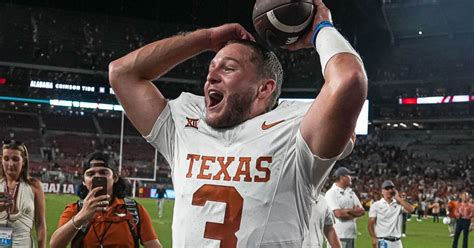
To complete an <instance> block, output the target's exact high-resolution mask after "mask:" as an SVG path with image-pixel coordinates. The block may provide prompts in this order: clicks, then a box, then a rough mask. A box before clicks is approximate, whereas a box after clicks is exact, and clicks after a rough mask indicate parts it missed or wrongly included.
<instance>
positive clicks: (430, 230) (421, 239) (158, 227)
mask: <svg viewBox="0 0 474 248" xmlns="http://www.w3.org/2000/svg"><path fill="white" fill-rule="evenodd" d="M76 200H77V197H75V196H70V195H54V194H46V221H47V224H48V243H49V238H50V237H51V234H52V233H53V232H54V230H55V229H56V226H57V223H58V219H59V216H60V215H61V213H62V212H63V210H64V207H65V206H66V204H67V203H70V202H75V201H76ZM137 201H138V202H139V203H141V204H142V205H143V206H145V208H146V209H147V211H148V213H149V214H150V217H151V220H152V222H153V226H154V227H155V231H156V233H157V234H158V238H159V239H160V242H161V243H162V244H163V247H171V219H172V216H173V215H172V212H173V203H174V202H173V201H166V202H165V209H164V212H163V218H162V219H159V218H158V212H157V207H156V201H155V200H152V199H140V198H139V199H137ZM357 225H358V230H359V237H358V238H357V240H356V247H359V248H362V247H364V248H366V247H371V245H370V238H369V234H368V231H367V215H366V216H365V217H363V218H360V219H359V220H358V222H357ZM407 235H408V236H407V237H406V238H404V239H403V246H404V247H407V248H447V247H451V242H452V238H449V237H448V228H447V226H446V225H443V224H442V223H441V222H440V223H433V222H432V220H431V219H428V220H423V222H417V221H415V218H412V221H410V222H408V223H407ZM460 241H461V243H460V244H459V247H461V244H462V237H461V240H460ZM469 244H470V247H474V233H471V234H470V235H469Z"/></svg>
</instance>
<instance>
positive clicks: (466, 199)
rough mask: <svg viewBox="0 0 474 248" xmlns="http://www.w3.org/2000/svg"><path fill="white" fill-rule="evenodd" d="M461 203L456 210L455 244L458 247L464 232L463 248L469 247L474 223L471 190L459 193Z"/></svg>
mask: <svg viewBox="0 0 474 248" xmlns="http://www.w3.org/2000/svg"><path fill="white" fill-rule="evenodd" d="M459 199H460V202H459V205H458V207H457V211H456V218H457V221H456V230H455V231H454V238H453V246H452V248H457V247H458V241H459V236H460V235H461V232H462V234H463V240H462V248H467V247H468V241H469V232H470V231H472V230H473V225H474V204H473V203H472V202H471V195H470V193H469V192H466V191H465V192H462V193H461V194H460V195H459Z"/></svg>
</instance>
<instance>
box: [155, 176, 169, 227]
mask: <svg viewBox="0 0 474 248" xmlns="http://www.w3.org/2000/svg"><path fill="white" fill-rule="evenodd" d="M165 196H167V195H166V189H165V187H164V186H163V184H160V185H158V189H156V204H157V205H158V218H160V219H161V217H163V207H164V205H165Z"/></svg>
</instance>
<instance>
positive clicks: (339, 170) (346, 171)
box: [334, 166, 354, 178]
mask: <svg viewBox="0 0 474 248" xmlns="http://www.w3.org/2000/svg"><path fill="white" fill-rule="evenodd" d="M353 174H354V172H353V171H350V170H349V169H347V168H346V167H344V166H341V167H339V168H337V170H336V171H335V172H334V176H335V177H336V178H339V177H342V176H347V175H353Z"/></svg>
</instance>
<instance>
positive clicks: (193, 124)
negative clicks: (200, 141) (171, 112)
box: [184, 117, 199, 129]
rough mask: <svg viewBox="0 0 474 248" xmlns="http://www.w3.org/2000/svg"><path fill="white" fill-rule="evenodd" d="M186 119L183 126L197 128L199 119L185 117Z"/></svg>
mask: <svg viewBox="0 0 474 248" xmlns="http://www.w3.org/2000/svg"><path fill="white" fill-rule="evenodd" d="M186 120H187V121H188V123H187V124H186V125H185V126H184V127H192V128H196V129H198V121H199V119H192V118H189V117H186Z"/></svg>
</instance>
